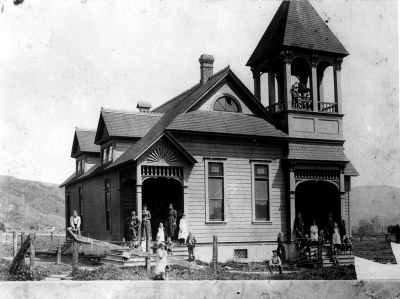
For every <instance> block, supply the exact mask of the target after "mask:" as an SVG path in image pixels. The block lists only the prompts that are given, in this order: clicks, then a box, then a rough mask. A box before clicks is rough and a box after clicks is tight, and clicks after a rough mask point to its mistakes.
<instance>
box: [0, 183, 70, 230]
mask: <svg viewBox="0 0 400 299" xmlns="http://www.w3.org/2000/svg"><path fill="white" fill-rule="evenodd" d="M64 218H65V214H64V189H61V188H59V187H58V185H55V184H48V183H42V182H36V181H27V180H20V179H17V178H14V177H11V176H0V222H4V223H5V224H6V228H7V229H18V230H19V229H29V226H30V225H39V228H43V227H48V226H55V227H56V228H57V230H59V229H64V228H65V220H64Z"/></svg>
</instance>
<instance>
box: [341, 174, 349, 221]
mask: <svg viewBox="0 0 400 299" xmlns="http://www.w3.org/2000/svg"><path fill="white" fill-rule="evenodd" d="M344 167H345V166H341V167H340V177H339V192H340V214H342V216H343V218H344V219H346V208H345V205H346V197H345V195H346V192H345V188H344ZM349 229H350V228H349Z"/></svg>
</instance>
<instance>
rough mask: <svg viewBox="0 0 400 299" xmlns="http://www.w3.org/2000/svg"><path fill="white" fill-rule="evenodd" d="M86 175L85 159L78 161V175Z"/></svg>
mask: <svg viewBox="0 0 400 299" xmlns="http://www.w3.org/2000/svg"><path fill="white" fill-rule="evenodd" d="M84 173H85V157H82V158H79V159H76V174H77V175H81V174H84Z"/></svg>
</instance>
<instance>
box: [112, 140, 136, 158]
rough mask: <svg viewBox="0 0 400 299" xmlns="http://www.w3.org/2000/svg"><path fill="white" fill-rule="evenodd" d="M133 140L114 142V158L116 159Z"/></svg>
mask: <svg viewBox="0 0 400 299" xmlns="http://www.w3.org/2000/svg"><path fill="white" fill-rule="evenodd" d="M133 144H134V142H120V141H117V142H115V146H114V147H115V150H114V160H116V159H118V158H119V157H120V156H121V155H122V154H123V153H124V152H125V151H126V150H127V149H128V148H130V147H131V146H132V145H133Z"/></svg>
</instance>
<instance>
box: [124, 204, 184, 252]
mask: <svg viewBox="0 0 400 299" xmlns="http://www.w3.org/2000/svg"><path fill="white" fill-rule="evenodd" d="M177 215H178V214H177V212H176V210H174V208H173V205H172V204H170V205H169V210H168V212H167V217H166V221H165V222H164V223H163V222H160V224H159V227H158V232H157V236H158V237H159V238H160V240H161V241H164V242H166V240H167V239H168V238H169V239H170V241H174V238H175V232H176V228H177V225H176V220H177ZM185 218H186V215H185V214H183V215H182V218H181V220H180V222H179V233H178V239H179V240H180V242H181V245H182V244H185V243H186V238H187V236H188V228H187V223H186V219H185ZM150 219H151V213H150V211H148V210H147V205H143V211H142V221H140V219H139V217H138V216H136V212H135V211H132V213H131V216H130V217H128V218H127V219H126V220H127V221H128V225H129V239H130V240H131V241H136V240H137V238H138V233H139V229H140V235H141V241H144V240H146V239H148V240H152V232H151V222H150ZM164 225H165V226H164Z"/></svg>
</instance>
